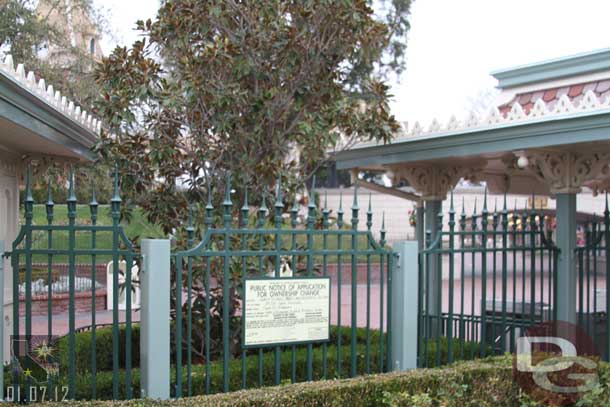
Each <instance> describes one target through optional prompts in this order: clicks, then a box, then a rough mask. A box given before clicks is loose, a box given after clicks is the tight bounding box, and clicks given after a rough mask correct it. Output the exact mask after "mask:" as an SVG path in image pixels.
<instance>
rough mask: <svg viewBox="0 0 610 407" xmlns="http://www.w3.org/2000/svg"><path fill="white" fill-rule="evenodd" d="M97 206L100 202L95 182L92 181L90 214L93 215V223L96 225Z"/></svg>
mask: <svg viewBox="0 0 610 407" xmlns="http://www.w3.org/2000/svg"><path fill="white" fill-rule="evenodd" d="M97 208H98V202H97V195H96V192H95V184H94V183H91V201H90V202H89V214H90V216H91V223H92V224H93V225H95V224H96V222H97Z"/></svg>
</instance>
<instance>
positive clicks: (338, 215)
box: [337, 191, 344, 229]
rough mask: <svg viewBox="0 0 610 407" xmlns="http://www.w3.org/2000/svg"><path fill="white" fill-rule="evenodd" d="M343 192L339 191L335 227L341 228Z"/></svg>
mask: <svg viewBox="0 0 610 407" xmlns="http://www.w3.org/2000/svg"><path fill="white" fill-rule="evenodd" d="M343 213H344V212H343V191H339V210H338V211H337V226H338V227H339V229H341V228H342V227H343Z"/></svg>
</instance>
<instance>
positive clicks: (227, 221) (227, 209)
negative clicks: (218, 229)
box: [222, 172, 233, 229]
mask: <svg viewBox="0 0 610 407" xmlns="http://www.w3.org/2000/svg"><path fill="white" fill-rule="evenodd" d="M222 206H223V207H224V214H223V223H224V227H225V229H228V228H229V227H231V221H232V220H233V216H232V215H231V208H232V206H233V202H231V173H230V172H228V173H227V183H226V186H225V200H224V201H223V202H222Z"/></svg>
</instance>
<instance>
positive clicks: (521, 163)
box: [514, 151, 530, 169]
mask: <svg viewBox="0 0 610 407" xmlns="http://www.w3.org/2000/svg"><path fill="white" fill-rule="evenodd" d="M514 154H515V155H516V156H517V157H518V158H517V167H519V168H521V169H524V168H527V166H528V165H529V163H530V161H529V160H528V158H527V156H526V155H525V151H515V153H514Z"/></svg>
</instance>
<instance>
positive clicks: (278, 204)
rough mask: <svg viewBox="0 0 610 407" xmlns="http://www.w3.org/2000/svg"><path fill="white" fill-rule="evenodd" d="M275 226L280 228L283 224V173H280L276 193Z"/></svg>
mask: <svg viewBox="0 0 610 407" xmlns="http://www.w3.org/2000/svg"><path fill="white" fill-rule="evenodd" d="M274 207H275V226H276V228H278V229H279V228H280V227H281V225H282V221H283V219H282V212H283V209H284V203H283V202H282V175H281V174H280V176H279V178H278V181H277V190H276V194H275V204H274Z"/></svg>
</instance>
